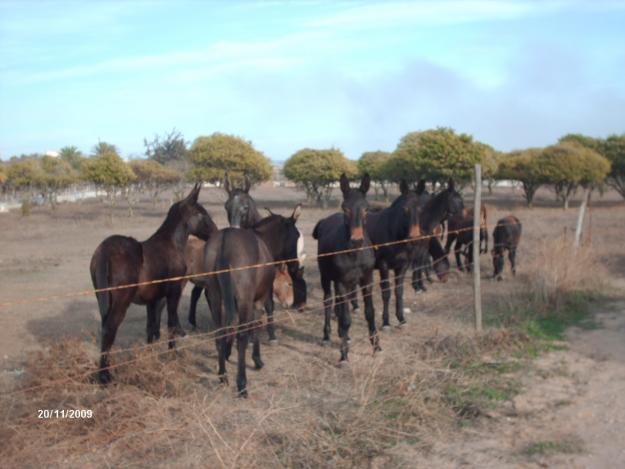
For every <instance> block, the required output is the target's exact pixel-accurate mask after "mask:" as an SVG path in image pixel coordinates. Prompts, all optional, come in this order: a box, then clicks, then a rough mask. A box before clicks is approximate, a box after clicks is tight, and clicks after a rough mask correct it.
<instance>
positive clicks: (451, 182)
mask: <svg viewBox="0 0 625 469" xmlns="http://www.w3.org/2000/svg"><path fill="white" fill-rule="evenodd" d="M447 189H448V190H449V191H453V190H455V189H456V184H455V183H454V180H453V179H452V178H449V181H447Z"/></svg>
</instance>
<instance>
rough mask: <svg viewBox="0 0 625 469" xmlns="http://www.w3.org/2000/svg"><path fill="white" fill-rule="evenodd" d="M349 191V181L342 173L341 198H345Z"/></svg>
mask: <svg viewBox="0 0 625 469" xmlns="http://www.w3.org/2000/svg"><path fill="white" fill-rule="evenodd" d="M349 190H350V189H349V179H347V175H346V174H345V173H343V174H341V192H342V193H343V196H345V197H347V194H349Z"/></svg>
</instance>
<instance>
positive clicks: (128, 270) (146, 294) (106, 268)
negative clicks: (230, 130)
mask: <svg viewBox="0 0 625 469" xmlns="http://www.w3.org/2000/svg"><path fill="white" fill-rule="evenodd" d="M200 189H201V186H200V185H196V186H195V187H194V188H193V190H192V191H191V193H190V194H189V195H188V196H187V197H186V198H184V199H183V200H181V201H179V202H176V203H175V204H173V205H172V206H171V208H170V209H169V212H168V213H167V217H166V218H165V221H164V222H163V224H162V225H161V226H160V228H159V229H158V230H157V231H156V233H154V234H153V235H152V236H151V237H150V238H149V239H147V240H146V241H143V242H139V241H137V240H136V239H134V238H130V237H127V236H120V235H113V236H110V237H108V238H106V239H105V240H104V241H102V243H101V244H100V245H99V246H98V247H97V249H96V250H95V252H94V253H93V257H92V258H91V265H90V270H91V280H92V282H93V286H94V288H95V289H96V290H98V289H104V288H109V287H115V286H118V285H129V284H136V283H143V282H149V281H152V280H161V279H166V278H170V277H178V276H181V275H185V273H186V262H185V258H184V251H185V247H186V244H187V238H188V237H189V235H190V234H193V235H195V236H198V237H200V238H208V236H209V234H210V233H211V231H212V230H213V228H214V226H215V224H214V223H213V221H212V220H211V218H210V216H209V215H208V213H207V212H206V210H205V209H204V207H202V206H201V205H200V204H199V203H198V201H197V199H198V195H199V193H200ZM181 293H182V283H181V282H179V281H177V282H162V283H155V284H149V285H140V286H133V287H129V288H123V289H119V290H111V291H103V292H96V298H97V300H98V307H99V309H100V316H101V318H102V343H101V356H100V369H99V371H98V379H99V381H100V382H101V383H102V384H106V383H108V382H110V381H111V374H110V372H109V370H108V366H109V353H108V352H109V350H110V349H111V347H112V345H113V342H114V341H115V335H116V334H117V329H118V328H119V325H120V324H121V322H122V321H123V320H124V317H125V316H126V310H127V309H128V306H130V303H136V304H141V305H146V306H147V312H148V320H147V340H148V343H151V342H152V341H154V340H158V339H159V338H160V321H161V318H160V316H161V311H162V309H163V307H164V306H165V303H166V305H167V326H168V329H169V339H170V340H169V347H170V348H173V347H175V342H174V340H173V337H174V336H175V335H176V334H177V335H181V336H183V335H185V334H184V331H183V329H182V327H181V326H180V322H179V320H178V302H179V300H180V295H181Z"/></svg>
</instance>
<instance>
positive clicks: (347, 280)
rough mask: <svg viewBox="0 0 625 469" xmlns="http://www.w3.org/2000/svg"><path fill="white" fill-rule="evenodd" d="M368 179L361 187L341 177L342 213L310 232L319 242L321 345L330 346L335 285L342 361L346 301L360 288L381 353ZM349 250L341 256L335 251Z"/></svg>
mask: <svg viewBox="0 0 625 469" xmlns="http://www.w3.org/2000/svg"><path fill="white" fill-rule="evenodd" d="M370 182H371V180H370V178H369V175H368V174H365V175H364V176H363V178H362V180H361V183H360V188H358V189H352V188H350V187H349V180H348V179H347V176H346V175H345V174H343V175H342V176H341V191H342V192H343V204H342V205H341V208H342V209H343V212H342V213H335V214H334V215H330V216H329V217H327V218H324V219H323V220H321V221H319V222H318V223H317V225H316V226H315V228H314V230H313V238H315V239H316V240H317V241H318V244H317V252H318V254H319V256H318V257H317V263H318V264H319V271H320V273H321V288H323V303H324V310H325V322H324V326H323V342H324V344H328V343H330V315H331V311H332V286H333V285H334V313H335V314H336V316H337V319H338V333H339V337H340V338H341V362H345V361H347V358H348V357H347V355H348V352H349V328H350V326H351V315H350V311H349V305H348V304H347V302H348V300H349V299H350V298H352V297H353V295H352V292H355V291H356V290H357V288H358V287H359V286H360V290H361V292H362V296H363V302H364V304H365V318H366V320H367V324H368V326H369V338H370V340H371V344H372V345H373V349H374V351H377V350H380V345H379V338H378V333H377V330H376V326H375V311H374V307H373V299H372V297H371V295H372V290H373V285H372V284H373V268H374V266H375V254H374V253H373V248H367V246H371V240H370V239H369V235H368V234H367V231H366V229H365V223H366V222H365V220H366V217H367V209H368V204H367V191H368V190H369V185H370ZM343 250H352V251H350V252H344V253H340V254H333V253H334V252H337V251H343Z"/></svg>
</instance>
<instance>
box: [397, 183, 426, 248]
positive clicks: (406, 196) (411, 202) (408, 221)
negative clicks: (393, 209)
mask: <svg viewBox="0 0 625 469" xmlns="http://www.w3.org/2000/svg"><path fill="white" fill-rule="evenodd" d="M399 190H400V192H401V195H402V196H401V197H400V199H399V200H400V201H401V208H402V209H403V212H404V213H403V215H404V216H403V218H402V220H403V225H404V230H405V232H406V237H407V238H410V239H417V238H419V237H420V236H421V227H420V219H421V217H420V214H421V207H420V205H419V198H418V197H417V194H416V193H415V192H413V191H411V190H410V188H409V187H408V183H407V182H406V180H405V179H402V180H401V181H400V183H399Z"/></svg>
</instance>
